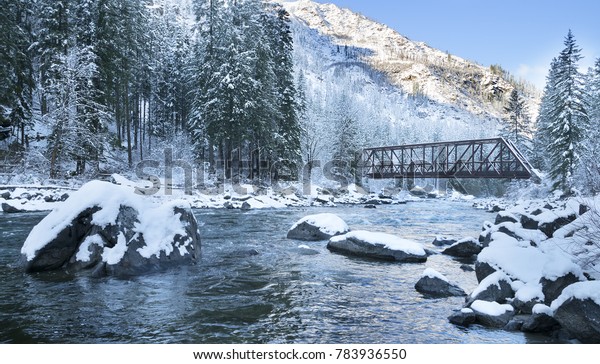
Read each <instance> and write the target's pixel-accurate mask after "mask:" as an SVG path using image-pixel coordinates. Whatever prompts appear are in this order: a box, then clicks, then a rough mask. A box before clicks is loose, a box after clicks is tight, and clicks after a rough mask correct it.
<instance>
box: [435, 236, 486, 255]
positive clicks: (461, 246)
mask: <svg viewBox="0 0 600 364" xmlns="http://www.w3.org/2000/svg"><path fill="white" fill-rule="evenodd" d="M481 249H482V246H481V244H480V243H479V241H477V239H474V238H470V237H469V238H464V239H461V240H459V241H457V242H456V243H454V244H452V245H451V246H449V247H448V248H446V249H444V251H443V252H442V254H446V255H450V256H453V257H459V258H469V257H472V256H473V255H477V254H479V253H480V252H481Z"/></svg>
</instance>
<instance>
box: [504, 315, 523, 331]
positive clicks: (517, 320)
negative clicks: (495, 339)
mask: <svg viewBox="0 0 600 364" xmlns="http://www.w3.org/2000/svg"><path fill="white" fill-rule="evenodd" d="M524 322H525V319H524V318H523V317H521V316H514V317H513V318H512V319H511V320H510V321H508V323H507V324H506V326H504V330H506V331H521V328H522V327H523V323H524Z"/></svg>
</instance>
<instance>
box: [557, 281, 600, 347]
mask: <svg viewBox="0 0 600 364" xmlns="http://www.w3.org/2000/svg"><path fill="white" fill-rule="evenodd" d="M550 308H551V309H552V311H553V312H554V318H555V319H556V321H558V322H559V323H560V325H561V326H562V327H563V328H564V329H565V330H567V331H568V332H569V333H570V334H571V335H573V336H574V337H575V338H577V339H579V340H580V341H582V342H584V343H597V344H598V343H600V281H590V282H578V283H574V284H572V285H570V286H568V287H567V288H565V289H564V290H563V291H562V294H561V295H560V296H559V297H558V298H557V299H556V300H554V301H553V302H552V305H551V306H550Z"/></svg>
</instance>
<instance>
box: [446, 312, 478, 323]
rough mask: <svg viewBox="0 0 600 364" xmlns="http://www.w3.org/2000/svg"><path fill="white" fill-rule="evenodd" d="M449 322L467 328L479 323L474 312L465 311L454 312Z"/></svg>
mask: <svg viewBox="0 0 600 364" xmlns="http://www.w3.org/2000/svg"><path fill="white" fill-rule="evenodd" d="M448 320H449V321H450V323H452V324H454V325H457V326H464V327H467V326H469V325H472V324H474V323H475V321H477V316H476V315H475V312H473V310H471V309H466V310H465V309H463V310H461V311H456V312H454V313H453V314H452V315H450V316H449V317H448Z"/></svg>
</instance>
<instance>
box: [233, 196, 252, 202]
mask: <svg viewBox="0 0 600 364" xmlns="http://www.w3.org/2000/svg"><path fill="white" fill-rule="evenodd" d="M251 198H252V196H250V195H246V196H242V197H232V198H231V200H233V201H240V202H245V201H248V200H249V199H251Z"/></svg>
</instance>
